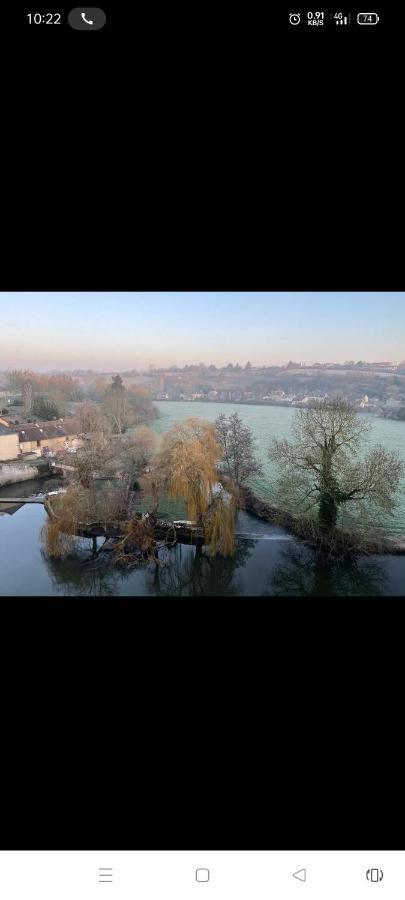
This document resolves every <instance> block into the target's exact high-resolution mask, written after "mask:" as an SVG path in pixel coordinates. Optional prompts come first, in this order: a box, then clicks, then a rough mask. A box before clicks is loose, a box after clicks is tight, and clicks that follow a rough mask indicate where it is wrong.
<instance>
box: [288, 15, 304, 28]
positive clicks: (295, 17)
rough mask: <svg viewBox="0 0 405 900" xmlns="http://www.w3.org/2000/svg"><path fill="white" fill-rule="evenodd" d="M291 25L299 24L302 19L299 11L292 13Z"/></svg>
mask: <svg viewBox="0 0 405 900" xmlns="http://www.w3.org/2000/svg"><path fill="white" fill-rule="evenodd" d="M289 19H290V25H299V24H300V21H301V16H300V14H299V13H290V16H289Z"/></svg>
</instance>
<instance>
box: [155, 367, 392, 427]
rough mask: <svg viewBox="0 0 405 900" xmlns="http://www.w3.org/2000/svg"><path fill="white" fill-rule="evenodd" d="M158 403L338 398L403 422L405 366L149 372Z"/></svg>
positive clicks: (299, 402) (300, 402) (297, 402)
mask: <svg viewBox="0 0 405 900" xmlns="http://www.w3.org/2000/svg"><path fill="white" fill-rule="evenodd" d="M148 374H149V381H150V384H151V396H152V398H153V399H155V400H159V401H162V400H176V401H188V402H189V401H210V402H218V403H254V404H263V405H279V406H293V407H301V406H302V407H305V406H308V405H310V404H311V403H313V402H316V401H317V400H326V399H327V398H329V397H335V396H337V395H340V396H343V397H344V398H345V399H347V400H349V401H350V402H351V403H352V404H353V406H354V407H355V408H356V409H357V410H358V411H359V412H368V413H372V414H374V415H377V416H385V417H390V418H399V419H404V420H405V362H404V363H398V364H392V363H389V362H381V363H361V362H360V363H354V362H353V363H352V362H349V363H347V364H342V365H339V364H336V363H325V364H321V363H318V364H314V365H312V366H308V365H306V364H305V363H293V362H290V363H288V365H287V366H285V367H262V368H258V367H253V366H252V365H251V364H250V363H248V364H247V365H246V366H245V367H244V368H242V367H241V366H237V365H236V366H233V365H228V366H226V367H224V368H222V369H216V367H215V366H209V367H199V366H185V367H184V368H183V369H182V370H180V369H176V368H175V367H171V368H170V369H168V370H166V371H163V370H159V371H156V370H155V371H151V372H149V373H148Z"/></svg>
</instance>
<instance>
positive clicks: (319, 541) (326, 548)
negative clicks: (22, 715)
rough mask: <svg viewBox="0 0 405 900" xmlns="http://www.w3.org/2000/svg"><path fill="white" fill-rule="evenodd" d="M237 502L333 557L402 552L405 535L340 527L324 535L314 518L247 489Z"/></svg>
mask: <svg viewBox="0 0 405 900" xmlns="http://www.w3.org/2000/svg"><path fill="white" fill-rule="evenodd" d="M239 505H240V507H241V508H242V509H245V510H246V512H248V513H250V514H251V515H253V516H256V517H257V518H258V519H262V520H264V521H266V522H269V523H271V524H273V525H280V526H282V527H283V528H285V529H286V531H288V532H290V533H291V534H293V535H294V536H295V537H296V538H297V539H298V540H301V541H305V543H307V544H309V545H310V546H311V547H313V548H314V549H315V550H316V551H317V552H319V554H320V555H324V556H329V557H334V558H339V557H344V556H349V555H359V554H360V555H365V556H370V555H374V554H376V555H381V554H395V555H405V535H399V536H398V537H386V536H385V535H381V534H374V535H369V536H365V535H364V534H362V533H361V532H360V531H358V532H356V531H353V530H352V531H348V530H343V529H340V528H336V529H334V530H333V531H331V532H330V533H327V534H325V533H324V532H322V531H321V529H320V528H319V525H318V523H317V521H316V520H315V519H309V518H304V517H298V516H292V515H291V514H290V513H288V512H286V511H285V510H282V509H278V508H277V507H275V506H272V505H271V504H270V503H267V502H266V501H264V500H260V499H259V497H256V495H255V494H254V493H253V492H252V491H251V490H249V489H248V488H243V489H242V490H241V491H240V496H239Z"/></svg>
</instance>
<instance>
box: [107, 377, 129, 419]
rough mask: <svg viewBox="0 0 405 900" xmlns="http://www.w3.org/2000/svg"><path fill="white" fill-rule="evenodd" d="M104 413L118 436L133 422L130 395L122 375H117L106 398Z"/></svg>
mask: <svg viewBox="0 0 405 900" xmlns="http://www.w3.org/2000/svg"><path fill="white" fill-rule="evenodd" d="M103 406H104V412H105V415H106V416H107V418H108V419H110V421H111V423H112V426H113V430H114V431H115V433H116V434H122V433H123V431H124V428H126V426H127V425H129V424H130V421H131V407H130V404H129V402H128V394H127V391H126V388H125V387H124V384H123V381H122V378H121V376H120V375H115V376H114V377H113V380H112V384H111V385H110V387H109V388H108V389H107V390H106V393H105V396H104V404H103Z"/></svg>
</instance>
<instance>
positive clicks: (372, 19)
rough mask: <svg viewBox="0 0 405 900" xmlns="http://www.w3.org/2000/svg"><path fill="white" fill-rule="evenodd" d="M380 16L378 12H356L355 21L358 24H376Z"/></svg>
mask: <svg viewBox="0 0 405 900" xmlns="http://www.w3.org/2000/svg"><path fill="white" fill-rule="evenodd" d="M379 20H380V17H379V15H378V13H375V12H372V13H358V14H357V23H358V24H359V25H377V22H379Z"/></svg>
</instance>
